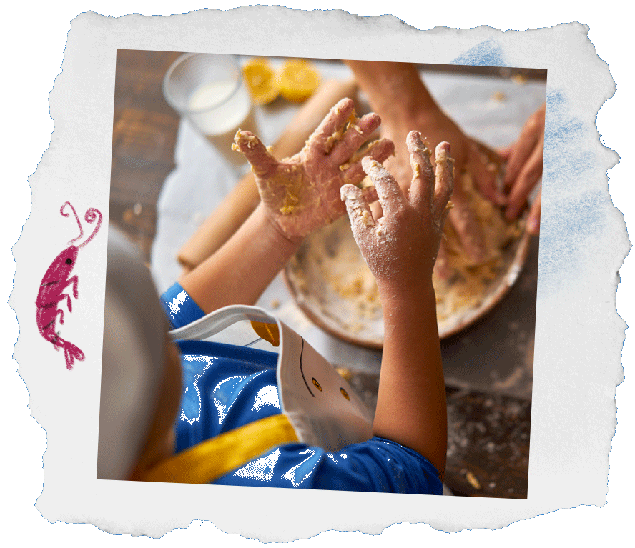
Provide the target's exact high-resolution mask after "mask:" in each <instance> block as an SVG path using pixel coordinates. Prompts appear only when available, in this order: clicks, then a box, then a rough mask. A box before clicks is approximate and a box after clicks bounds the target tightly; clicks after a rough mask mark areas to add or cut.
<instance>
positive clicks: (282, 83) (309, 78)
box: [278, 59, 320, 103]
mask: <svg viewBox="0 0 635 548" xmlns="http://www.w3.org/2000/svg"><path fill="white" fill-rule="evenodd" d="M319 85H320V73H319V72H318V71H317V70H316V69H315V67H314V66H313V65H312V64H311V63H310V62H309V61H307V60H305V59H292V60H289V61H286V62H285V63H284V64H283V65H282V67H281V68H280V71H279V72H278V87H279V88H280V93H281V94H282V96H283V97H284V98H285V99H288V100H289V101H293V102H294V103H301V102H302V101H305V100H306V99H308V98H309V97H311V95H313V93H314V92H315V90H316V89H317V88H318V86H319Z"/></svg>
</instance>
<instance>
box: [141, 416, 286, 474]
mask: <svg viewBox="0 0 635 548" xmlns="http://www.w3.org/2000/svg"><path fill="white" fill-rule="evenodd" d="M297 441H298V438H297V436H296V433H295V430H294V429H293V426H291V423H290V422H289V419H287V417H286V416H285V415H283V414H278V415H273V416H272V417H267V418H264V419H260V420H258V421H255V422H252V423H249V424H247V425H245V426H242V427H240V428H236V429H235V430H231V431H230V432H225V433H224V434H221V435H220V436H217V437H215V438H212V439H209V440H207V441H204V442H203V443H199V444H198V445H195V446H194V447H191V448H189V449H187V450H185V451H183V452H181V453H179V454H177V455H174V456H173V457H171V458H169V459H167V460H165V461H163V462H161V463H160V464H158V465H157V466H155V467H154V468H151V469H150V470H148V471H146V472H144V473H142V474H141V477H140V479H141V480H142V481H160V482H170V483H211V482H213V481H214V480H216V479H218V478H220V477H221V476H224V475H225V474H227V473H229V472H231V471H232V470H235V469H236V468H238V467H240V466H241V465H243V464H245V463H247V462H249V461H250V460H253V459H255V458H256V457H258V456H259V455H261V454H262V453H264V452H265V451H267V450H268V449H271V448H273V447H276V446H278V445H283V444H286V443H292V442H297Z"/></svg>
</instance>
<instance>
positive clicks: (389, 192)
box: [362, 156, 406, 216]
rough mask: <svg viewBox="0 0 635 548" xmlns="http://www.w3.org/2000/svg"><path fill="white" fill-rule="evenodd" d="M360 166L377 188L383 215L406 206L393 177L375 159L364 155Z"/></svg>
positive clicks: (388, 214) (390, 213)
mask: <svg viewBox="0 0 635 548" xmlns="http://www.w3.org/2000/svg"><path fill="white" fill-rule="evenodd" d="M362 167H363V168H364V171H365V172H366V173H367V174H368V176H369V177H370V178H371V180H372V181H373V183H374V184H375V188H376V189H377V197H378V198H379V203H380V204H381V208H382V210H383V212H384V215H386V216H391V215H393V214H395V213H396V212H397V211H399V210H401V209H403V208H404V207H405V206H406V199H405V197H404V195H403V193H402V192H401V189H400V188H399V185H398V184H397V181H395V178H394V177H393V176H392V175H391V174H390V173H389V172H388V170H387V169H386V168H384V166H382V165H381V164H380V163H379V162H377V161H376V160H373V159H372V158H369V157H368V156H365V157H364V158H363V159H362Z"/></svg>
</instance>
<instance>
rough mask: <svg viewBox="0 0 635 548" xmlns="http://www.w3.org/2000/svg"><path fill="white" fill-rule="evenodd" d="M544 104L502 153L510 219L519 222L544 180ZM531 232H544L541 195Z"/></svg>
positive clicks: (530, 219) (534, 207) (531, 216)
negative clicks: (529, 199)
mask: <svg viewBox="0 0 635 548" xmlns="http://www.w3.org/2000/svg"><path fill="white" fill-rule="evenodd" d="M546 108H547V105H546V103H545V104H543V105H542V106H541V107H540V108H539V109H538V110H537V111H536V112H534V113H533V114H532V115H531V116H530V117H529V119H528V120H527V122H526V123H525V125H524V127H523V129H522V131H521V132H520V136H519V137H518V140H517V141H516V142H515V143H514V144H512V145H510V146H509V147H507V148H505V149H503V150H501V151H500V155H501V156H502V157H503V159H505V160H507V170H506V173H505V189H506V191H507V193H508V195H507V208H506V210H505V216H506V217H507V219H509V220H512V219H516V218H517V217H518V215H519V214H520V212H521V211H522V210H523V209H524V207H525V204H526V203H527V198H528V197H529V194H530V193H531V191H532V190H533V188H534V187H535V186H536V184H537V183H538V181H539V180H540V178H541V177H542V169H543V168H542V161H543V145H544V140H545V112H546ZM527 230H528V231H529V232H531V233H532V234H537V233H538V231H539V230H540V193H539V194H538V195H537V196H536V199H535V200H534V202H533V204H532V205H531V209H530V211H529V217H528V219H527Z"/></svg>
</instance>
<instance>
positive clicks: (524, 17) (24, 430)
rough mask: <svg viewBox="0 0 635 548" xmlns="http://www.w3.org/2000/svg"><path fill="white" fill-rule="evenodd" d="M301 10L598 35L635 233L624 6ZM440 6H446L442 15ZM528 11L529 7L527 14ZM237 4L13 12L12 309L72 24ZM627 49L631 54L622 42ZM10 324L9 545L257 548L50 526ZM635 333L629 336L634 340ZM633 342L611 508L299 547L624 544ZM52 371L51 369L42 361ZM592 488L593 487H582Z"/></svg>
mask: <svg viewBox="0 0 635 548" xmlns="http://www.w3.org/2000/svg"><path fill="white" fill-rule="evenodd" d="M280 4H284V5H285V6H287V7H290V8H297V9H305V10H313V9H321V10H328V9H343V10H345V11H348V12H350V13H354V14H358V15H366V16H371V15H384V14H385V13H390V14H392V15H394V16H395V17H397V18H399V19H401V20H402V21H405V22H406V23H408V24H409V25H412V26H414V27H416V28H418V29H422V30H424V29H428V28H433V27H435V26H439V25H440V26H448V27H453V28H473V27H476V26H479V25H489V26H492V27H494V28H498V29H502V30H508V29H513V30H526V29H528V28H529V29H531V28H543V27H551V26H555V25H558V24H561V23H569V22H573V21H578V22H580V23H583V24H586V25H588V26H589V27H590V31H589V35H588V36H589V38H590V40H591V41H592V42H593V45H594V46H595V48H596V51H597V54H598V55H599V57H600V58H601V59H602V60H604V61H606V62H607V63H608V65H609V69H610V71H611V75H612V76H613V78H614V80H615V82H616V85H617V91H616V94H615V95H614V97H613V98H612V99H610V100H609V101H607V103H606V104H605V105H604V106H603V107H602V109H601V110H600V112H599V114H598V118H597V129H598V131H599V133H600V135H601V140H602V144H604V145H605V146H607V147H609V148H610V149H612V150H615V151H616V152H617V153H618V154H620V156H621V160H620V163H619V164H618V165H617V166H616V167H614V168H613V169H612V170H610V171H609V189H610V193H611V197H612V200H613V203H614V205H615V206H616V207H617V208H618V209H620V210H621V211H622V213H623V214H624V217H625V220H626V223H627V227H628V226H632V219H633V215H634V207H633V203H632V197H633V192H632V190H631V186H632V185H633V182H632V179H633V177H632V171H631V170H632V169H633V155H632V152H631V147H632V139H631V128H632V127H633V122H634V120H633V102H632V89H631V88H630V84H631V81H632V72H633V67H632V63H631V59H632V57H630V56H629V53H628V51H627V50H626V48H627V47H628V50H629V51H631V52H632V46H626V45H624V41H627V43H628V40H629V37H630V35H631V33H632V30H631V25H632V23H631V21H632V20H631V17H630V16H627V14H625V13H623V12H621V10H620V9H618V8H616V7H613V5H614V3H608V2H604V3H598V2H593V3H591V2H575V3H572V2H562V3H556V2H553V1H551V2H542V1H532V2H518V3H514V4H512V3H510V2H498V1H494V0H485V2H470V3H467V4H464V3H462V2H451V3H450V2H447V3H443V2H438V3H433V2H416V3H411V2H408V3H395V2H391V3H389V4H388V5H384V4H383V3H380V2H377V1H375V0H369V1H364V2H362V1H360V0H357V1H350V0H339V1H337V2H334V1H328V2H324V1H323V2H318V1H314V0H305V1H303V2H299V1H298V2H292V1H289V0H286V1H285V0H283V1H281V2H279V3H278V5H280ZM436 6H438V8H436V9H435V7H436ZM517 6H522V7H523V9H519V8H518V7H517ZM233 7H237V4H235V3H233V2H217V3H214V4H211V3H207V2H195V1H188V0H183V1H180V2H175V3H168V2H163V1H152V2H150V1H143V2H142V1H135V0H129V1H126V2H119V1H92V2H88V1H83V2H78V1H69V2H64V3H57V4H56V3H47V4H46V5H40V6H36V5H33V4H27V3H25V2H15V3H11V4H10V5H9V7H6V6H5V8H4V14H5V15H4V21H5V24H4V25H3V27H4V29H3V34H2V38H0V40H2V43H3V51H4V55H3V64H4V66H5V70H6V74H11V75H15V76H14V77H15V78H16V80H17V81H18V82H20V84H21V86H22V87H21V88H20V90H19V93H18V94H16V93H15V92H14V89H12V88H11V86H9V85H8V84H7V81H6V79H5V75H3V86H2V87H3V90H2V93H3V95H5V94H7V95H6V96H4V97H3V103H2V104H3V105H4V112H3V124H4V127H5V135H7V136H8V137H9V139H8V146H6V145H5V155H4V162H3V163H4V165H5V170H6V173H5V176H4V178H3V179H4V180H3V183H4V185H3V187H4V189H5V191H4V192H5V193H6V194H5V196H6V198H5V201H4V207H3V212H2V215H1V218H2V231H0V248H1V251H2V259H1V262H2V264H4V265H5V267H4V268H3V269H2V281H3V285H2V287H3V288H4V289H3V290H2V297H0V301H2V302H4V303H6V302H7V301H8V298H9V295H10V293H11V290H12V287H13V277H14V274H15V262H14V260H13V256H12V254H11V247H12V246H13V245H14V243H15V242H16V241H17V239H18V238H19V236H20V232H21V228H22V225H23V224H24V222H25V220H26V219H27V217H28V216H29V213H30V203H31V202H30V189H29V185H28V181H27V179H28V177H29V176H30V175H31V174H32V173H33V172H34V171H35V169H36V167H37V164H38V162H39V161H40V159H41V157H42V154H43V153H44V151H45V150H46V149H47V148H48V146H49V143H50V138H51V133H52V131H53V122H52V120H51V118H50V116H49V106H48V94H49V92H50V91H51V89H52V87H53V82H54V79H55V77H56V76H57V74H59V72H60V70H61V69H60V67H61V63H62V60H63V56H64V48H65V45H66V35H67V33H68V31H69V30H70V22H71V20H72V19H73V18H75V17H76V16H77V15H79V14H80V13H83V12H85V11H89V10H91V11H94V12H96V13H99V14H102V15H110V16H113V17H119V16H122V15H126V14H130V13H141V14H144V15H170V14H172V13H186V12H189V11H195V10H197V9H203V8H217V9H230V8H233ZM618 40H619V41H620V42H622V45H618ZM620 275H621V280H622V281H621V283H620V286H619V288H618V291H617V310H618V313H619V314H620V316H622V318H624V320H625V321H626V323H627V324H632V322H633V317H634V316H635V313H634V312H633V309H632V308H631V304H632V295H633V258H632V257H627V258H626V260H625V262H624V266H623V267H622V269H621V270H620ZM0 321H1V322H2V325H3V327H4V329H3V331H4V336H5V340H6V345H5V346H4V347H2V348H1V349H0V363H1V364H2V367H1V368H0V382H1V386H2V387H3V397H2V398H0V410H1V414H0V416H2V417H4V418H5V420H4V426H5V428H4V429H3V430H4V431H3V432H2V434H3V436H2V437H3V444H2V451H1V453H2V456H1V457H0V459H1V460H2V469H3V470H4V474H5V480H4V482H3V483H4V485H3V486H2V493H3V496H2V499H3V500H4V501H5V505H4V506H5V507H4V510H3V511H2V514H1V515H2V523H3V525H2V528H3V530H2V533H0V538H3V539H5V542H6V545H7V546H35V545H38V546H40V545H43V544H51V545H59V544H66V545H70V546H74V545H79V544H80V543H82V544H84V543H88V544H89V545H91V546H92V545H96V546H112V545H115V543H116V545H125V544H129V545H130V544H132V543H135V545H136V546H139V545H149V544H150V543H152V545H161V546H177V545H182V544H188V545H191V544H193V543H195V542H197V541H198V542H200V541H203V542H205V543H214V542H218V543H221V545H222V546H225V545H231V546H255V545H257V544H259V543H258V542H257V541H253V540H245V539H243V538H242V537H239V536H236V535H232V536H229V535H225V534H223V533H221V532H219V531H218V530H217V529H216V528H215V527H214V526H213V525H212V524H209V523H201V522H196V523H194V524H193V525H192V526H190V527H189V529H187V530H185V531H175V532H172V533H169V534H168V535H166V536H164V537H163V538H162V539H160V540H158V541H157V540H152V539H147V538H136V539H135V538H132V537H130V536H129V535H121V536H113V535H109V534H107V533H104V532H102V531H99V530H98V529H97V528H96V527H94V526H92V525H68V524H64V523H56V524H50V523H49V522H47V521H46V520H44V519H43V518H42V516H41V515H40V514H39V513H38V512H37V510H36V509H35V507H34V504H35V501H36V499H37V497H38V496H39V495H40V493H41V491H42V485H43V469H42V454H43V453H44V450H45V448H46V436H45V432H44V431H43V430H42V429H41V428H40V426H39V425H38V424H37V423H36V422H35V421H34V420H33V419H32V418H31V417H30V411H29V409H28V403H29V395H28V392H27V390H26V387H25V386H24V383H23V381H22V379H21V378H20V377H19V375H18V374H17V363H16V362H15V361H14V360H13V358H12V355H13V345H14V344H15V340H16V338H17V335H18V325H17V321H16V319H15V314H14V313H13V311H12V310H11V308H10V307H9V306H8V305H7V304H5V305H3V306H1V307H0ZM627 333H628V332H627ZM633 347H634V344H633V341H632V339H629V338H627V340H626V342H625V344H624V349H623V353H622V364H623V366H624V368H625V378H626V382H625V383H622V385H620V386H618V388H617V395H616V397H617V403H618V410H617V420H618V426H617V432H616V435H615V437H614V439H613V444H612V451H611V455H610V465H611V469H610V475H609V493H608V496H607V504H606V506H604V507H603V508H596V507H581V508H576V509H572V510H560V511H557V512H554V513H551V514H549V515H545V516H539V517H537V518H534V519H531V520H528V521H524V522H519V523H514V524H512V525H510V526H509V527H506V528H505V529H502V530H499V531H495V532H491V531H464V532H461V533H458V534H446V533H441V532H438V531H434V530H433V529H431V528H430V527H428V526H427V525H407V524H405V525H403V524H402V525H394V526H392V527H390V528H388V529H387V530H386V531H385V532H384V533H383V534H382V535H380V536H369V535H363V534H361V533H334V532H330V533H324V534H321V535H319V537H317V538H314V539H311V540H307V541H297V542H296V543H295V545H298V546H304V545H307V544H308V545H310V546H317V545H324V544H327V543H329V544H332V545H338V546H339V545H344V544H346V545H356V544H358V543H360V544H361V543H362V542H363V543H365V545H366V546H384V545H388V544H392V543H416V544H417V545H421V544H424V543H429V542H436V543H447V544H448V545H451V546H462V545H464V544H465V543H469V544H470V545H471V544H477V545H480V544H490V543H496V544H497V545H501V544H510V545H512V544H513V545H516V546H530V545H532V546H533V545H535V544H536V543H541V544H542V543H545V544H549V545H550V544H556V543H558V544H560V543H566V545H571V544H573V545H576V544H577V545H582V546H586V545H590V544H600V543H605V542H607V541H609V542H610V541H618V542H619V540H618V538H619V537H618V535H622V534H627V529H630V527H629V526H630V525H631V520H632V513H631V512H630V511H629V508H632V502H631V500H630V498H629V496H630V495H631V493H632V492H633V483H634V482H633V477H634V473H633V469H632V466H631V450H630V449H631V445H632V442H631V439H632V432H633V403H632V395H633V389H632V385H630V386H629V385H628V384H627V383H628V380H629V373H630V371H629V366H630V365H631V363H632V356H633V353H634V350H633ZM43 365H45V364H43ZM580 482H584V478H583V477H581V478H580Z"/></svg>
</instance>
